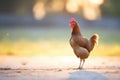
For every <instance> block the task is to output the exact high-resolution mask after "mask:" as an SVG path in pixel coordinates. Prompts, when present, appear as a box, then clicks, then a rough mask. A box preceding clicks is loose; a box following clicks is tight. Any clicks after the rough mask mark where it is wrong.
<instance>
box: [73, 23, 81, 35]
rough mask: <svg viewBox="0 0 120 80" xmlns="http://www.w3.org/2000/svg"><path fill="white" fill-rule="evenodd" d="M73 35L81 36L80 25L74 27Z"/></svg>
mask: <svg viewBox="0 0 120 80" xmlns="http://www.w3.org/2000/svg"><path fill="white" fill-rule="evenodd" d="M72 34H81V32H80V27H79V25H78V24H76V25H75V26H74V28H73V29H72Z"/></svg>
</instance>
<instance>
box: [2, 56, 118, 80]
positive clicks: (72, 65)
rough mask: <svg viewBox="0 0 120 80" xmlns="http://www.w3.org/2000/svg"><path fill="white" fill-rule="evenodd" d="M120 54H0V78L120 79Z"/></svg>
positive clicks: (43, 79) (15, 79) (47, 79)
mask: <svg viewBox="0 0 120 80" xmlns="http://www.w3.org/2000/svg"><path fill="white" fill-rule="evenodd" d="M119 61H120V58H119V57H90V58H88V59H86V62H85V65H84V69H83V70H78V69H77V67H78V66H79V59H77V58H76V57H75V56H74V57H45V56H44V57H43V56H38V57H17V56H1V57H0V69H1V70H0V80H23V79H24V80H120V77H119V75H120V64H119Z"/></svg>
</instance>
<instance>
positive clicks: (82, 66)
mask: <svg viewBox="0 0 120 80" xmlns="http://www.w3.org/2000/svg"><path fill="white" fill-rule="evenodd" d="M84 63H85V59H83V63H82V65H81V69H82V68H83V65H84Z"/></svg>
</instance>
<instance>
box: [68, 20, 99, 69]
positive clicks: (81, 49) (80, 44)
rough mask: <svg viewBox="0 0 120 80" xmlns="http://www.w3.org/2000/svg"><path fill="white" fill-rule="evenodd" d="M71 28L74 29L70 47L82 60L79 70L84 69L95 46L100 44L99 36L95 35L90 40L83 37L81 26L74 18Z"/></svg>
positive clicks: (71, 21)
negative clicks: (86, 60)
mask: <svg viewBox="0 0 120 80" xmlns="http://www.w3.org/2000/svg"><path fill="white" fill-rule="evenodd" d="M70 27H71V28H72V33H71V38H70V45H71V47H72V49H73V51H74V53H75V55H76V56H77V57H78V58H80V64H79V67H78V68H79V69H82V67H83V65H84V62H85V59H86V58H88V56H89V54H90V52H91V51H92V50H93V48H94V46H95V44H96V43H98V39H99V36H98V35H97V34H94V35H93V36H92V37H91V38H90V39H87V38H85V37H83V35H82V33H81V31H80V27H79V24H78V22H77V21H76V20H75V19H74V18H71V19H70Z"/></svg>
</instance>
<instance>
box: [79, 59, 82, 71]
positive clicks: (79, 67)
mask: <svg viewBox="0 0 120 80" xmlns="http://www.w3.org/2000/svg"><path fill="white" fill-rule="evenodd" d="M81 63H82V59H80V64H79V67H78V69H81Z"/></svg>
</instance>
